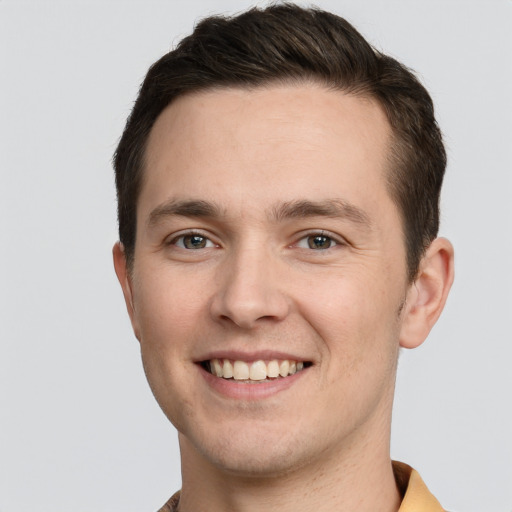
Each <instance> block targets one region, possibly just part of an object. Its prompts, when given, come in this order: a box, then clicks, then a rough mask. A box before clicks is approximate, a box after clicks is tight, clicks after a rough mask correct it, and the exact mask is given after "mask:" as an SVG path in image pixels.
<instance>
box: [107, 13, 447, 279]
mask: <svg viewBox="0 0 512 512" xmlns="http://www.w3.org/2000/svg"><path fill="white" fill-rule="evenodd" d="M301 81H302V82H303V81H313V82H317V83H321V84H324V85H325V86H326V87H328V88H330V89H334V90H339V91H342V92H345V93H347V94H354V95H361V96H365V97H369V98H372V99H374V100H375V101H377V102H378V103H379V104H380V105H381V107H382V108H383V109H384V111H385V113H386V116H387V119H388V121H389V123H390V125H391V128H392V132H393V143H392V147H391V148H390V153H389V168H390V171H389V173H388V176H387V184H388V189H389V192H390V195H391V197H392V199H393V201H394V202H395V204H396V205H397V207H398V209H399V211H400V214H401V217H402V220H403V229H404V236H405V243H406V250H407V268H408V274H409V279H410V280H411V281H412V280H414V278H415V276H416V274H417V271H418V266H419V262H420V260H421V257H422V256H423V254H424V252H425V249H426V248H427V247H428V246H429V245H430V243H431V242H432V240H433V239H434V238H435V237H436V235H437V232H438V229H439V195H440V191H441V185H442V181H443V176H444V171H445V168H446V153H445V150H444V146H443V142H442V136H441V132H440V130H439V127H438V125H437V122H436V120H435V117H434V108H433V104H432V100H431V98H430V96H429V94H428V92H427V91H426V89H425V88H424V87H423V85H421V83H420V82H419V81H418V80H417V78H416V77H415V76H414V74H413V73H412V72H411V71H410V70H409V69H408V68H406V67H405V66H404V65H402V64H401V63H399V62H398V61H396V60H395V59H393V58H391V57H389V56H387V55H385V54H383V53H381V52H379V51H377V50H376V49H375V48H373V47H372V46H371V45H370V44H369V43H368V42H367V41H366V40H365V39H364V38H363V36H362V35H361V34H359V32H357V30H356V29H355V28H354V27H353V26H352V25H350V23H348V22H347V21H346V20H345V19H343V18H341V17H339V16H336V15H334V14H332V13H329V12H325V11H322V10H320V9H316V8H308V9H306V8H302V7H299V6H297V5H293V4H288V3H284V4H278V5H271V6H269V7H267V8H264V9H259V8H253V9H250V10H249V11H246V12H244V13H242V14H239V15H237V16H233V17H222V16H212V17H209V18H206V19H204V20H202V21H201V22H200V23H199V24H198V25H197V26H196V27H195V30H194V32H193V33H192V34H191V35H190V36H188V37H186V38H184V39H183V40H182V41H181V42H180V43H179V44H178V46H177V47H176V48H175V49H174V50H172V51H170V52H169V53H167V54H166V55H164V56H163V57H162V58H161V59H159V60H158V61H157V62H155V63H154V64H153V65H152V66H151V68H150V69H149V71H148V73H147V75H146V78H145V80H144V82H143V84H142V86H141V88H140V92H139V96H138V98H137V101H136V102H135V105H134V107H133V110H132V112H131V114H130V116H129V118H128V121H127V123H126V127H125V130H124V132H123V135H122V137H121V140H120V142H119V145H118V147H117V150H116V152H115V155H114V168H115V173H116V187H117V197H118V220H119V237H120V241H121V242H122V243H123V245H124V247H125V252H126V257H127V259H128V263H129V265H130V264H131V263H132V262H133V254H134V250H135V238H136V219H137V200H138V196H139V193H140V189H141V185H142V179H143V169H144V153H145V147H146V144H147V140H148V136H149V133H150V131H151V128H152V127H153V125H154V123H155V121H156V119H157V117H158V116H159V115H160V114H161V113H162V111H163V110H164V109H165V108H166V107H167V106H168V105H169V104H170V103H171V102H172V101H173V100H174V99H176V98H177V97H178V96H180V95H183V94H186V93H190V92H196V91H201V90H205V89H212V88H218V87H255V86H261V85H267V84H269V83H272V82H301Z"/></svg>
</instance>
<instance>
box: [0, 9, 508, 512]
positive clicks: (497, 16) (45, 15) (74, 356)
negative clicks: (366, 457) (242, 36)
mask: <svg viewBox="0 0 512 512" xmlns="http://www.w3.org/2000/svg"><path fill="white" fill-rule="evenodd" d="M252 4H253V2H250V1H245V0H242V1H228V0H215V1H207V0H195V1H194V0H188V1H187V2H179V1H122V2H121V1H110V2H107V1H104V2H100V1H94V2H93V1H89V2H86V1H69V0H68V1H50V0H41V1H35V0H34V1H32V2H24V1H20V0H0V173H1V181H0V344H1V351H0V512H28V511H32V510H37V511H38V512H59V511H64V510H73V511H76V512H82V511H83V512H88V511H91V512H92V511H94V512H102V511H105V512H107V511H108V512H116V511H123V512H132V511H133V512H135V511H138V512H142V511H147V512H154V511H156V510H157V509H158V507H159V506H161V505H162V504H163V503H164V502H165V501H166V500H167V498H168V497H169V496H170V495H171V494H172V493H173V492H174V491H175V490H177V489H178V488H179V487H180V470H179V456H178V449H177V442H176V433H175V431H174V429H173V427H172V426H171V425H170V424H169V423H168V421H167V420H166V418H165V417H164V415H163V414H162V413H161V411H160V410H159V408H158V406H157V404H156V402H155V401H154V399H153V397H152V396H151V393H150V391H149V388H148V386H147V384H146V381H145V378H144V375H143V371H142V367H141V363H140V358H139V347H138V343H137V341H136V340H135V338H134V336H133V334H132V332H131V328H130V326H129V321H128V317H127V315H126V312H125V307H124V302H123V299H122V295H121V291H120V288H119V286H118V283H117V281H116V278H115V276H114V271H113V267H112V258H111V247H112V245H113V243H114V242H115V240H116V237H117V234H116V201H115V192H114V185H113V172H112V168H111V155H112V153H113V151H114V149H115V146H116V142H117V140H118V138H119V136H120V134H121V131H122V129H123V126H124V123H125V120H126V117H127V115H128V113H129V112H130V108H131V106H132V104H133V101H134V99H135V96H136V93H137V90H138V87H139V84H140V82H141V81H142V79H143V77H144V74H145V72H146V70H147V68H148V66H149V65H150V64H151V63H152V62H153V61H154V60H156V59H157V58H159V57H160V56H161V55H162V54H163V53H164V52H166V51H168V50H169V49H170V48H171V47H172V46H173V45H174V44H176V42H177V41H178V40H179V39H180V38H181V37H183V36H184V35H187V34H188V33H189V32H190V31H191V29H192V27H193V25H194V23H195V22H196V21H197V20H198V19H199V18H201V17H203V16H205V15H208V14H212V13H219V12H221V13H228V12H230V13H232V12H237V11H240V10H242V9H244V8H246V7H248V6H249V5H252ZM316 4H317V5H319V6H321V7H323V8H326V9H328V10H332V11H334V12H336V13H338V14H340V15H342V16H344V17H346V18H348V19H349V21H351V22H352V23H353V24H354V25H355V26H356V27H357V28H358V29H359V30H360V31H361V32H362V33H363V34H364V35H365V36H366V37H367V38H368V39H369V40H370V41H371V42H372V43H373V44H374V45H375V46H376V47H377V48H379V49H384V50H385V51H387V52H388V53H390V54H392V55H393V56H395V57H397V58H398V59H399V60H401V61H403V62H404V63H406V64H407V65H408V66H410V67H412V68H413V69H415V70H416V71H417V72H418V73H419V76H420V77H421V79H422V80H423V82H424V83H425V84H426V86H427V88H428V89H429V90H430V91H431V93H432V96H433V98H434V101H435V103H436V107H437V116H438V120H439V123H440V125H441V127H442V129H443V131H444V134H445V138H446V144H447V148H448V154H449V165H448V171H447V177H446V182H445V188H444V193H443V200H442V206H443V215H442V229H441V233H442V234H443V235H445V236H448V237H449V238H450V239H451V240H452V241H453V243H454V245H455V247H456V272H457V276H456V283H455V286H454V288H453V290H452V294H451V297H450V299H449V301H448V304H447V307H446V310H445V312H444V315H443V317H442V318H441V320H440V321H439V323H438V325H437V326H436V327H435V328H434V330H433V332H432V334H431V335H430V337H429V339H428V340H427V342H426V343H425V344H424V345H423V346H422V347H421V348H419V349H417V350H414V351H409V352H404V353H403V354H402V355H401V358H400V365H399V375H398V384H397V393H396V404H395V411H394V420H393V438H392V456H393V457H394V458H396V459H399V460H403V461H406V462H408V463H409V464H411V465H413V466H414V467H416V468H417V469H418V470H419V471H420V473H421V474H422V476H423V478H424V480H425V481H426V482H427V484H428V485H429V487H430V488H431V490H432V491H433V492H434V494H436V496H437V497H438V498H439V500H440V501H441V502H442V503H443V505H444V506H445V507H446V508H448V509H449V510H452V511H453V512H463V511H464V512H482V511H485V512H498V511H499V512H511V511H512V441H511V434H512V372H511V371H510V366H511V363H510V362H511V360H512V335H511V322H512V299H511V290H512V270H511V263H512V229H511V222H512V152H511V147H512V128H511V126H512V101H511V91H512V1H510V0H481V1H471V0H465V1H454V0H443V1H433V0H428V1H426V0H425V1H413V0H403V1H379V0H371V1H370V0H364V1H362V0H360V1H357V0H331V1H328V0H318V1H317V2H316ZM260 5H262V4H261V3H260ZM304 413H305V414H307V411H305V412H304Z"/></svg>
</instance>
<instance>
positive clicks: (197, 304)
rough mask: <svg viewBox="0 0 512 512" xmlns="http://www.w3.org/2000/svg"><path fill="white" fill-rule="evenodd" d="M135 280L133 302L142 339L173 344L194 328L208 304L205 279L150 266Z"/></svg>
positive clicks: (169, 345) (167, 345)
mask: <svg viewBox="0 0 512 512" xmlns="http://www.w3.org/2000/svg"><path fill="white" fill-rule="evenodd" d="M164 270H165V269H164ZM138 282H139V283H141V284H142V283H143V285H141V286H136V287H135V290H134V305H135V310H136V314H137V319H138V321H139V325H140V330H141V337H142V342H143V343H150V344H152V345H163V346H166V347H168V348H172V346H174V345H176V344H179V342H180V340H181V337H182V336H184V335H185V334H187V333H188V335H189V336H190V333H191V332H194V330H195V328H196V327H197V325H198V323H199V322H200V319H201V318H203V317H204V309H205V307H206V304H207V294H206V290H205V288H206V287H205V284H204V282H202V281H201V280H200V279H198V278H194V276H189V277H188V278H187V277H184V276H183V275H181V274H180V273H179V272H174V273H172V274H171V273H170V272H167V273H166V272H164V271H163V270H162V269H154V270H152V269H150V270H149V271H148V272H146V273H144V274H141V275H140V279H139V280H138ZM162 348H163V347H162Z"/></svg>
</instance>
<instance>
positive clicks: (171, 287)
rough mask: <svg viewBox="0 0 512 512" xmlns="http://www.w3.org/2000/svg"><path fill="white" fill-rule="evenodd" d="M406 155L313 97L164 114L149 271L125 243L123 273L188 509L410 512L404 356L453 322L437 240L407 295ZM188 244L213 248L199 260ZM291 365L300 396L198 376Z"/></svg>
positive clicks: (291, 94)
mask: <svg viewBox="0 0 512 512" xmlns="http://www.w3.org/2000/svg"><path fill="white" fill-rule="evenodd" d="M390 140H391V132H390V127H389V125H388V122H387V120H386V117H385V115H384V113H383V112H382V110H381V108H380V107H379V106H378V105H377V104H376V103H374V102H373V101H371V100H369V99H365V98H361V97H354V96H350V95H345V94H343V93H341V92H339V91H329V90H326V89H325V88H323V87H321V86H319V85H315V84H303V85H279V86H278V85H275V86H271V87H266V88H256V89H251V90H247V89H220V90H215V91H207V92H202V93H198V94H192V95H187V96H183V97H181V98H179V99H177V100H176V101H175V102H174V103H173V104H172V105H171V106H169V107H168V108H167V109H166V110H165V111H164V112H163V113H162V114H161V116H160V117H159V118H158V120H157V122H156V124H155V126H154V127H153V129H152V132H151V134H150V138H149V143H148V147H147V153H146V168H145V179H144V184H143V187H142V191H141V194H140V198H139V201H138V207H137V216H138V219H137V242H136V248H135V257H134V264H133V268H132V269H130V271H129V269H127V267H126V260H125V257H124V252H123V247H122V245H121V244H117V245H116V246H115V247H114V263H115V267H116V272H117V275H118V277H119V280H120V283H121V286H122V288H123V292H124V295H125V299H126V303H127V308H128V312H129V314H130V318H131V321H132V325H133V328H134V332H135V335H136V336H137V338H138V339H139V341H140V345H141V351H142V358H143V363H144V368H145V371H146V374H147V377H148V380H149V383H150V385H151V388H152V390H153V392H154V394H155V397H156V399H157V400H158V402H159V404H160V406H161V407H162V409H163V411H164V412H165V414H166V415H167V416H168V418H169V419H170V420H171V422H172V423H173V424H174V425H175V426H176V428H177V429H178V431H179V438H180V446H181V453H182V468H183V489H182V499H181V502H180V511H182V512H187V511H193V510H210V511H216V510H218V511H221V510H222V511H226V510H233V511H234V510H237V511H249V510H261V506H262V504H264V505H265V506H266V507H268V508H269V509H278V508H279V509H280V510H284V511H286V510H290V511H291V510H293V511H301V510H304V511H306V510H316V511H321V510H334V509H335V508H336V510H347V511H348V510H356V509H357V510H358V511H365V510H368V511H370V510H371V511H373V512H375V511H392V510H397V509H398V507H399V503H400V496H399V493H398V491H397V489H396V485H395V481H394V477H393V473H392V469H391V463H390V456H389V438H390V423H391V408H392V399H393V391H394V382H395V374H396V365H397V357H398V350H399V347H400V346H403V347H408V348H413V347H415V346H417V345H419V344H421V343H422V342H423V340H424V339H425V337H426V336H427V334H428V332H429V331H430V328H431V327H432V326H433V324H434V323H435V321H436V320H437V318H438V316H439V314H440V312H441V310H442V308H443V306H444V302H445V300H446V296H447V293H448V290H449V288H450V285H451V282H452V279H453V249H452V247H451V245H450V244H449V242H448V241H446V240H444V239H437V240H435V241H434V242H433V243H432V245H431V247H430V248H429V250H428V251H427V253H426V255H425V257H424V259H423V261H422V264H421V268H420V272H419V275H418V279H417V280H416V281H415V283H409V282H408V281H407V268H406V255H405V245H404V234H403V230H402V223H401V221H400V216H399V213H398V211H397V208H396V206H395V205H394V203H393V202H392V200H391V198H390V196H389V194H388V191H387V189H386V184H385V175H386V172H387V169H386V154H387V151H388V148H389V144H390ZM191 201H192V202H196V203H194V205H193V208H191V207H190V205H189V207H188V209H186V211H185V209H184V208H183V203H184V202H188V203H190V202H191ZM197 201H202V202H203V203H200V206H204V203H208V204H209V205H213V208H212V207H210V208H209V209H205V208H204V207H202V208H198V205H197ZM306 201H307V202H308V203H307V204H306V206H304V205H305V202H306ZM298 202H301V203H300V206H302V208H299V207H298V204H297V203H298ZM311 203H314V204H315V205H317V206H318V204H321V205H322V206H324V211H322V210H321V209H319V208H318V207H317V208H316V209H315V208H313V207H312V204H311ZM326 204H329V205H332V204H335V205H337V206H339V205H343V208H341V209H340V208H338V210H337V211H335V212H334V211H325V205H326ZM177 205H178V206H179V208H177ZM331 209H332V208H331ZM177 213H179V214H177ZM191 232H193V234H194V236H196V237H197V236H200V237H202V238H199V239H198V238H196V239H193V240H195V241H196V242H197V241H200V242H201V243H200V244H199V246H200V247H199V248H197V249H195V248H192V249H190V248H186V246H185V245H184V243H188V244H189V247H190V242H191V240H192V239H191V238H190V234H191ZM184 236H189V238H184ZM315 236H316V237H318V236H320V237H322V236H323V237H326V238H323V239H322V244H321V247H320V248H311V247H310V245H309V244H310V243H311V242H314V240H315ZM317 240H318V239H317ZM276 352H278V353H279V355H280V356H282V357H283V358H285V357H288V356H289V357H290V358H293V359H297V360H302V361H307V362H310V363H311V366H310V367H308V368H306V369H305V370H303V371H302V372H300V373H298V374H296V375H295V376H294V377H293V378H290V377H288V378H287V379H283V381H287V380H288V379H289V381H288V383H287V384H286V385H284V384H282V381H280V382H279V384H278V385H276V386H274V387H272V386H269V385H268V384H263V385H261V384H245V383H236V382H233V381H225V380H224V381H223V385H225V386H224V388H222V387H218V386H217V387H216V384H215V383H213V384H212V381H213V380H214V379H215V378H214V377H211V376H209V375H208V374H207V373H206V372H205V371H204V370H203V369H202V368H201V366H200V365H199V364H198V362H199V361H201V360H204V359H209V358H210V357H212V356H216V355H218V354H223V355H224V356H226V357H231V356H233V357H232V358H233V359H245V360H249V361H250V360H253V359H257V358H260V357H261V358H263V359H270V358H273V357H274V355H275V354H276ZM226 383H227V384H226ZM240 386H243V388H240ZM248 386H250V388H254V391H247V390H248ZM239 390H241V391H240V393H241V394H240V393H239ZM290 497H293V499H291V498H290Z"/></svg>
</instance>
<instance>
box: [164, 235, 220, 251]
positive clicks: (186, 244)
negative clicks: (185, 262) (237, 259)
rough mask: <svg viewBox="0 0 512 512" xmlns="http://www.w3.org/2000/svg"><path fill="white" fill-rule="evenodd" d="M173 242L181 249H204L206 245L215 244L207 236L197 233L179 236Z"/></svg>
mask: <svg viewBox="0 0 512 512" xmlns="http://www.w3.org/2000/svg"><path fill="white" fill-rule="evenodd" d="M173 243H174V245H176V246H177V247H181V248H182V249H206V248H208V247H215V244H214V243H213V242H212V241H211V240H210V239H209V238H206V237H205V236H202V235H198V234H191V235H182V236H179V237H178V238H176V239H175V240H174V242H173Z"/></svg>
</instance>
